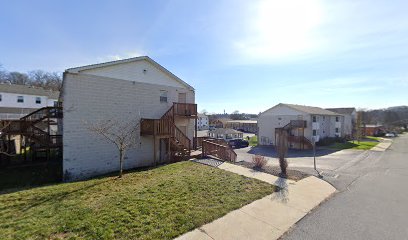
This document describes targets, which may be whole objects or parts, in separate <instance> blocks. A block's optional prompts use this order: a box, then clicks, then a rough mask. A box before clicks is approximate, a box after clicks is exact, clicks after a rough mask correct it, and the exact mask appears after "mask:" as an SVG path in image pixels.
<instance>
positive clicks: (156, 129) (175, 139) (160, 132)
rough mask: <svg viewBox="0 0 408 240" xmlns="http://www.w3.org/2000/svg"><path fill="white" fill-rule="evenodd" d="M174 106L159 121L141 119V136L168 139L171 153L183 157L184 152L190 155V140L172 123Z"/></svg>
mask: <svg viewBox="0 0 408 240" xmlns="http://www.w3.org/2000/svg"><path fill="white" fill-rule="evenodd" d="M175 105H176V104H173V106H172V107H170V108H169V109H168V110H167V111H166V112H165V113H164V114H163V116H162V117H161V118H160V119H141V134H142V135H144V134H147V135H157V136H167V137H169V138H170V139H171V141H172V146H173V147H172V149H171V150H172V152H176V153H175V154H176V155H177V153H180V154H181V155H183V156H184V155H185V152H184V150H186V151H188V154H190V151H191V148H190V146H191V140H190V139H189V138H188V137H187V136H186V135H185V134H184V133H183V132H182V131H181V130H180V129H179V128H178V127H177V126H176V124H175V123H174V115H175V113H174V109H175V107H174V106H175ZM175 154H173V155H175Z"/></svg>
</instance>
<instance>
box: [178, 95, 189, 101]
mask: <svg viewBox="0 0 408 240" xmlns="http://www.w3.org/2000/svg"><path fill="white" fill-rule="evenodd" d="M178 102H179V103H186V102H187V94H186V93H179V94H178Z"/></svg>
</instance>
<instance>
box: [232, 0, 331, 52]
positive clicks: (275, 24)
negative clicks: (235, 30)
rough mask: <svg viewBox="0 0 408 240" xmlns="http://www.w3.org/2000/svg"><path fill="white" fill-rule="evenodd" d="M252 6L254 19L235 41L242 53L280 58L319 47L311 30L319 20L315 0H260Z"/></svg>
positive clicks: (320, 6) (319, 9)
mask: <svg viewBox="0 0 408 240" xmlns="http://www.w3.org/2000/svg"><path fill="white" fill-rule="evenodd" d="M251 3H252V2H251ZM255 6H256V7H255V8H254V9H253V14H252V15H253V16H254V18H252V19H250V20H249V22H247V23H246V26H247V27H246V29H244V32H245V37H244V38H243V39H240V40H238V41H236V42H235V43H234V46H235V48H236V50H238V52H239V53H240V55H241V56H243V57H246V58H250V59H251V60H274V59H276V60H278V59H279V60H282V58H288V57H292V56H294V55H299V54H306V53H308V52H310V51H311V50H313V49H314V48H316V47H318V46H319V44H320V41H319V39H316V38H315V36H314V31H315V30H316V29H317V27H318V26H319V25H320V24H321V22H322V18H323V10H322V8H323V6H322V4H321V3H320V2H319V1H318V0H313V1H294V0H289V1H279V0H271V1H267V0H262V1H259V2H258V3H257V4H255Z"/></svg>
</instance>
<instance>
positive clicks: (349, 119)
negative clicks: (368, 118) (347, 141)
mask: <svg viewBox="0 0 408 240" xmlns="http://www.w3.org/2000/svg"><path fill="white" fill-rule="evenodd" d="M326 110H329V111H332V112H335V113H338V114H341V115H343V116H344V125H343V130H344V137H347V138H351V137H353V136H354V132H355V124H356V121H357V111H356V109H355V108H326Z"/></svg>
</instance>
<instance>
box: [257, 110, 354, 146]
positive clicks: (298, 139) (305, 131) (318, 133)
mask: <svg viewBox="0 0 408 240" xmlns="http://www.w3.org/2000/svg"><path fill="white" fill-rule="evenodd" d="M258 127H259V132H258V138H259V144H260V145H275V144H276V132H277V130H278V129H285V130H287V131H288V132H289V144H290V147H291V148H303V147H304V146H306V147H309V148H310V146H311V144H310V143H311V142H313V141H316V142H318V141H319V140H320V139H322V138H325V137H344V136H345V133H346V132H345V129H344V115H342V114H339V113H336V112H332V111H329V110H326V109H322V108H319V107H311V106H303V105H295V104H284V103H280V104H278V105H276V106H274V107H272V108H270V109H268V110H266V111H265V112H263V113H261V114H260V115H259V119H258ZM347 133H348V132H347ZM305 143H307V144H305Z"/></svg>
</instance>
